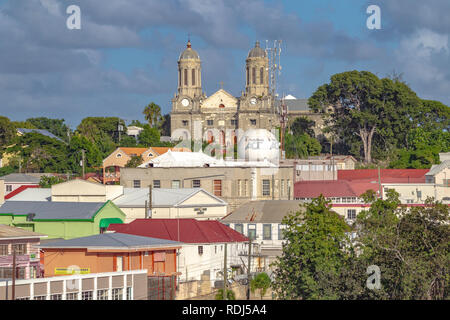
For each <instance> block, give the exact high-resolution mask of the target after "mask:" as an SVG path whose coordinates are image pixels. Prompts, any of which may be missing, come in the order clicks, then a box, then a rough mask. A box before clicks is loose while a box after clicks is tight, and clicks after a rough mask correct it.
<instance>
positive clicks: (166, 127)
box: [159, 113, 171, 136]
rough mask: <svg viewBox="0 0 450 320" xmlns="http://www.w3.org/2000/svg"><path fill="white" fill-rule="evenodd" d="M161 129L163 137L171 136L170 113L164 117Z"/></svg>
mask: <svg viewBox="0 0 450 320" xmlns="http://www.w3.org/2000/svg"><path fill="white" fill-rule="evenodd" d="M159 128H160V131H161V135H162V136H170V134H171V133H170V113H169V114H165V115H164V116H162V118H161V122H160V125H159Z"/></svg>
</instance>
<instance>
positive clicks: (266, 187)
mask: <svg viewBox="0 0 450 320" xmlns="http://www.w3.org/2000/svg"><path fill="white" fill-rule="evenodd" d="M262 195H263V196H270V180H268V179H264V180H263V181H262Z"/></svg>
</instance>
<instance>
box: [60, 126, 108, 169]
mask: <svg viewBox="0 0 450 320" xmlns="http://www.w3.org/2000/svg"><path fill="white" fill-rule="evenodd" d="M82 150H84V151H85V154H84V155H85V168H86V172H92V171H95V168H96V167H100V166H101V164H102V160H103V156H102V153H101V151H100V150H99V148H98V146H97V145H96V144H95V143H93V142H91V141H90V140H89V139H88V138H87V137H85V136H82V135H80V134H76V135H74V136H73V137H72V138H71V139H70V144H69V146H68V151H67V155H68V156H67V161H68V163H69V166H70V169H71V170H70V171H72V172H74V173H78V174H79V173H81V172H82V167H81V166H80V161H81V160H82Z"/></svg>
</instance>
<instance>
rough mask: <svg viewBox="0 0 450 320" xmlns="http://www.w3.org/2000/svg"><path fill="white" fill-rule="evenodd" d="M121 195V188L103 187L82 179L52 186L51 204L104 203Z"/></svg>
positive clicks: (113, 186)
mask: <svg viewBox="0 0 450 320" xmlns="http://www.w3.org/2000/svg"><path fill="white" fill-rule="evenodd" d="M122 194H123V187H122V186H115V185H104V184H100V183H96V182H91V181H86V180H82V179H75V180H70V181H66V182H62V183H58V184H55V185H52V187H51V197H52V199H51V201H53V202H105V201H108V200H113V199H115V198H117V197H118V196H120V195H122Z"/></svg>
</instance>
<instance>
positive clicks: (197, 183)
mask: <svg viewBox="0 0 450 320" xmlns="http://www.w3.org/2000/svg"><path fill="white" fill-rule="evenodd" d="M192 188H200V180H192Z"/></svg>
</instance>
